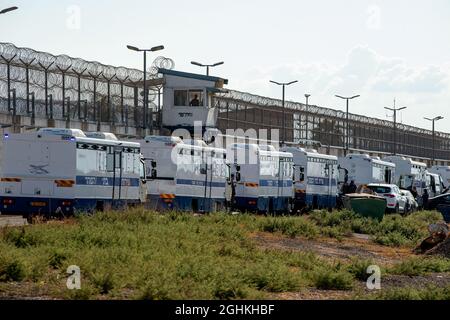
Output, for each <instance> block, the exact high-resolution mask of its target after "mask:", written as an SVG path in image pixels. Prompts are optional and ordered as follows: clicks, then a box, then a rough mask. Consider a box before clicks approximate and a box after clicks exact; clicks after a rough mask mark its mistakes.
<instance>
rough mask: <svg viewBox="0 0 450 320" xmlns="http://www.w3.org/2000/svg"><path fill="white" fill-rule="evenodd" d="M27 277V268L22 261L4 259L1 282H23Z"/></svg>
mask: <svg viewBox="0 0 450 320" xmlns="http://www.w3.org/2000/svg"><path fill="white" fill-rule="evenodd" d="M25 275H26V273H25V267H24V265H23V263H22V262H21V261H20V260H17V259H11V260H10V259H4V258H3V259H2V260H1V261H0V281H22V280H23V279H24V278H25Z"/></svg>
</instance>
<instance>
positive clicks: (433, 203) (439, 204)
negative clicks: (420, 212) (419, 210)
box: [426, 193, 450, 223]
mask: <svg viewBox="0 0 450 320" xmlns="http://www.w3.org/2000/svg"><path fill="white" fill-rule="evenodd" d="M426 209H428V210H437V211H439V212H440V213H442V216H443V217H444V220H445V222H447V223H450V194H449V193H446V194H441V195H440V196H437V197H434V198H430V199H428V204H427V206H426Z"/></svg>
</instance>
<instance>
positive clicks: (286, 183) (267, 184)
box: [259, 180, 292, 187]
mask: <svg viewBox="0 0 450 320" xmlns="http://www.w3.org/2000/svg"><path fill="white" fill-rule="evenodd" d="M259 185H260V186H261V187H278V186H280V187H292V181H291V180H284V181H283V180H280V181H278V180H259Z"/></svg>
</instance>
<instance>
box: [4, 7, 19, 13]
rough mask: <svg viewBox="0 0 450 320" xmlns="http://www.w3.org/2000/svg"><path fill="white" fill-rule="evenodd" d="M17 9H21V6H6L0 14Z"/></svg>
mask: <svg viewBox="0 0 450 320" xmlns="http://www.w3.org/2000/svg"><path fill="white" fill-rule="evenodd" d="M17 9H19V8H18V7H9V8H6V9H3V10H1V11H0V14H5V13H8V12H11V11H14V10H17Z"/></svg>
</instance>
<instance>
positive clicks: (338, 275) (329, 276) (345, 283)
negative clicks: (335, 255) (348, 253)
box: [313, 268, 353, 290]
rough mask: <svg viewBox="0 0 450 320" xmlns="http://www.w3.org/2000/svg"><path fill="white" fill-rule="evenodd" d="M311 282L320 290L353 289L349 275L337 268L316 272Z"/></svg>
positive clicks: (351, 278)
mask: <svg viewBox="0 0 450 320" xmlns="http://www.w3.org/2000/svg"><path fill="white" fill-rule="evenodd" d="M313 282H314V285H315V287H316V288H317V289H321V290H351V289H352V288H353V277H352V276H351V274H350V273H348V272H346V271H342V270H339V268H335V269H334V270H330V269H326V270H325V269H324V270H321V271H317V272H316V273H315V274H314V276H313Z"/></svg>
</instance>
